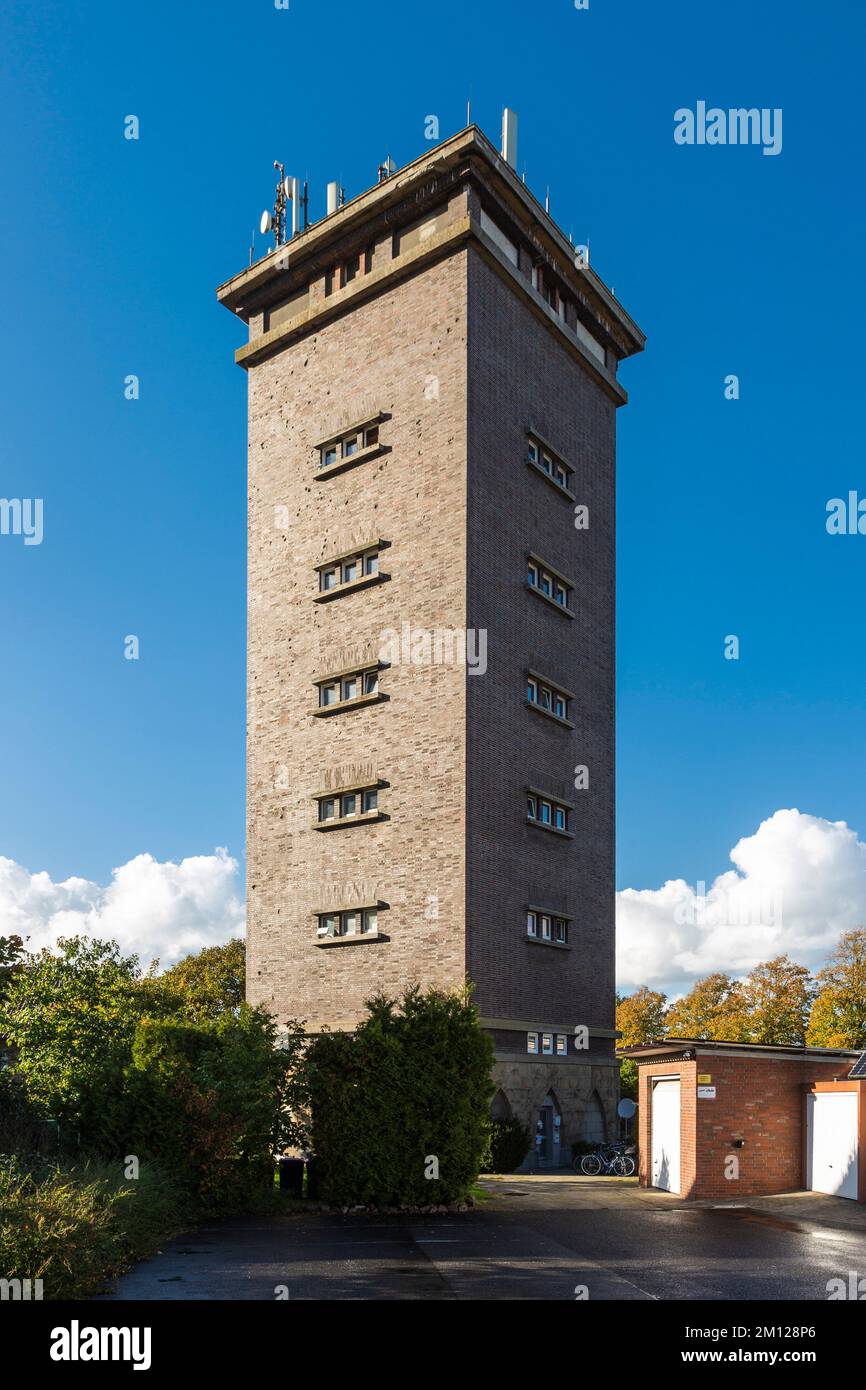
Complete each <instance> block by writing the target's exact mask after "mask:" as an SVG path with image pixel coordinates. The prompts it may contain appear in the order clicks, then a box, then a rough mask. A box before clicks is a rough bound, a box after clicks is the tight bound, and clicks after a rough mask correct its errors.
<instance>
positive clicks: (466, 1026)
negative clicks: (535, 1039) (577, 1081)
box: [308, 988, 493, 1206]
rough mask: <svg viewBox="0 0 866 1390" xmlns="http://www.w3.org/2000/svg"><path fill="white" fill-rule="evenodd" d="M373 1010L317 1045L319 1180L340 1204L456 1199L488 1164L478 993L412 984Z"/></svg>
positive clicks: (313, 1080)
mask: <svg viewBox="0 0 866 1390" xmlns="http://www.w3.org/2000/svg"><path fill="white" fill-rule="evenodd" d="M367 1010H368V1014H367V1018H366V1019H365V1020H364V1022H363V1023H362V1024H361V1025H360V1027H359V1028H358V1030H357V1032H356V1033H355V1034H353V1035H351V1036H349V1035H345V1034H329V1033H326V1034H322V1035H321V1036H320V1037H318V1038H317V1039H315V1041H314V1042H313V1044H312V1046H311V1048H310V1053H309V1056H308V1063H309V1088H310V1115H311V1129H312V1147H313V1150H314V1153H315V1158H316V1187H317V1191H318V1193H319V1195H320V1196H321V1198H322V1200H323V1201H326V1202H332V1203H336V1204H338V1205H341V1206H354V1205H359V1204H364V1205H377V1206H402V1205H418V1206H428V1205H439V1204H443V1203H451V1202H457V1201H460V1200H461V1199H463V1198H464V1197H465V1196H466V1195H467V1193H468V1191H469V1188H470V1186H471V1184H472V1183H473V1182H474V1180H475V1178H476V1177H477V1176H478V1173H479V1172H480V1170H481V1166H482V1160H483V1158H484V1154H485V1150H486V1148H487V1142H488V1125H489V1117H488V1105H489V1101H490V1097H491V1095H492V1093H493V1085H492V1082H491V1080H490V1069H491V1065H492V1061H493V1048H492V1044H491V1042H490V1040H489V1038H488V1037H487V1035H486V1034H485V1033H483V1032H482V1030H481V1028H480V1026H479V1023H478V1015H477V1013H476V1010H475V1008H474V1006H473V1004H472V1002H471V999H470V997H469V995H468V993H465V992H461V993H459V994H443V993H441V992H440V991H438V990H430V991H428V992H426V993H422V992H421V991H420V990H419V989H418V988H414V989H411V990H409V991H408V992H407V993H406V994H405V995H404V997H403V999H402V1000H401V1001H400V1004H399V1006H398V1005H397V1004H396V1003H395V1002H394V1001H392V1000H388V999H385V998H383V997H381V996H380V997H377V998H376V999H373V1000H371V1001H370V1003H369V1004H368V1005H367ZM437 1174H438V1176H437Z"/></svg>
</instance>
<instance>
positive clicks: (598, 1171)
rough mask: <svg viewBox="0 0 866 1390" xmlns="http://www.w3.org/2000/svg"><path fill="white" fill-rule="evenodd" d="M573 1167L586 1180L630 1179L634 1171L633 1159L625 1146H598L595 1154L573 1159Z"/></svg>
mask: <svg viewBox="0 0 866 1390" xmlns="http://www.w3.org/2000/svg"><path fill="white" fill-rule="evenodd" d="M573 1166H574V1169H575V1171H576V1172H577V1171H579V1172H581V1173H583V1174H584V1176H585V1177H587V1178H597V1177H600V1176H604V1177H616V1178H630V1177H631V1176H632V1175H633V1173H634V1170H635V1162H634V1159H633V1157H632V1155H631V1154H630V1153H628V1152H627V1150H626V1146H625V1144H599V1146H598V1148H597V1149H596V1150H595V1153H591V1154H582V1155H580V1157H579V1158H578V1157H575V1159H574V1165H573Z"/></svg>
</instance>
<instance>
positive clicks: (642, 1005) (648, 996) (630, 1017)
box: [616, 985, 668, 1047]
mask: <svg viewBox="0 0 866 1390" xmlns="http://www.w3.org/2000/svg"><path fill="white" fill-rule="evenodd" d="M667 1002H668V1000H667V995H666V994H661V993H659V992H658V990H654V989H648V988H647V986H646V985H641V987H640V989H636V990H635V992H634V994H629V995H626V996H625V997H624V998H623V997H622V996H618V997H617V1006H616V1026H617V1029H618V1031H619V1032H620V1033H621V1034H622V1038H621V1040H620V1047H636V1046H637V1044H638V1043H650V1042H656V1041H657V1040H658V1039H659V1038H663V1037H664V1034H665V1011H666V1007H667Z"/></svg>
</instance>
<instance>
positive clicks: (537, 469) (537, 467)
mask: <svg viewBox="0 0 866 1390" xmlns="http://www.w3.org/2000/svg"><path fill="white" fill-rule="evenodd" d="M526 466H527V468H531V469H532V471H533V473H539V474H540V475H541V477H542V478H543V479H544V481H545V482H546V483H550V486H551V487H552V488H554V489H555V490H556V491H557V492H558V493H559V494H560V495H561V496H562V497H567V498H568V499H569V501H571V502H576V501H577V494H576V493H574V492H572V491H571V489H570V488H567V487H566V486H565V484H564V483H560V482H557V480H556V478H552V477H551V476H550V474H549V473H548V471H547V469H546V468H542V466H541V464H540V463H533V461H532V459H527V460H526Z"/></svg>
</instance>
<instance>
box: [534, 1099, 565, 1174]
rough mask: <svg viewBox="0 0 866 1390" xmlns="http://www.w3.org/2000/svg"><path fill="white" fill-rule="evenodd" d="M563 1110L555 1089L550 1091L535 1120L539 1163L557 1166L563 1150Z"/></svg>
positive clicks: (547, 1166)
mask: <svg viewBox="0 0 866 1390" xmlns="http://www.w3.org/2000/svg"><path fill="white" fill-rule="evenodd" d="M561 1140H562V1111H561V1110H560V1108H559V1101H558V1100H557V1099H556V1095H555V1093H554V1092H553V1091H548V1093H547V1095H546V1096H545V1097H544V1100H543V1102H542V1105H541V1109H540V1110H539V1112H538V1119H537V1120H536V1122H535V1153H536V1156H537V1158H538V1162H539V1165H540V1166H542V1167H545V1168H557V1167H558V1166H559V1162H560V1153H561V1151H562V1144H561Z"/></svg>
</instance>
